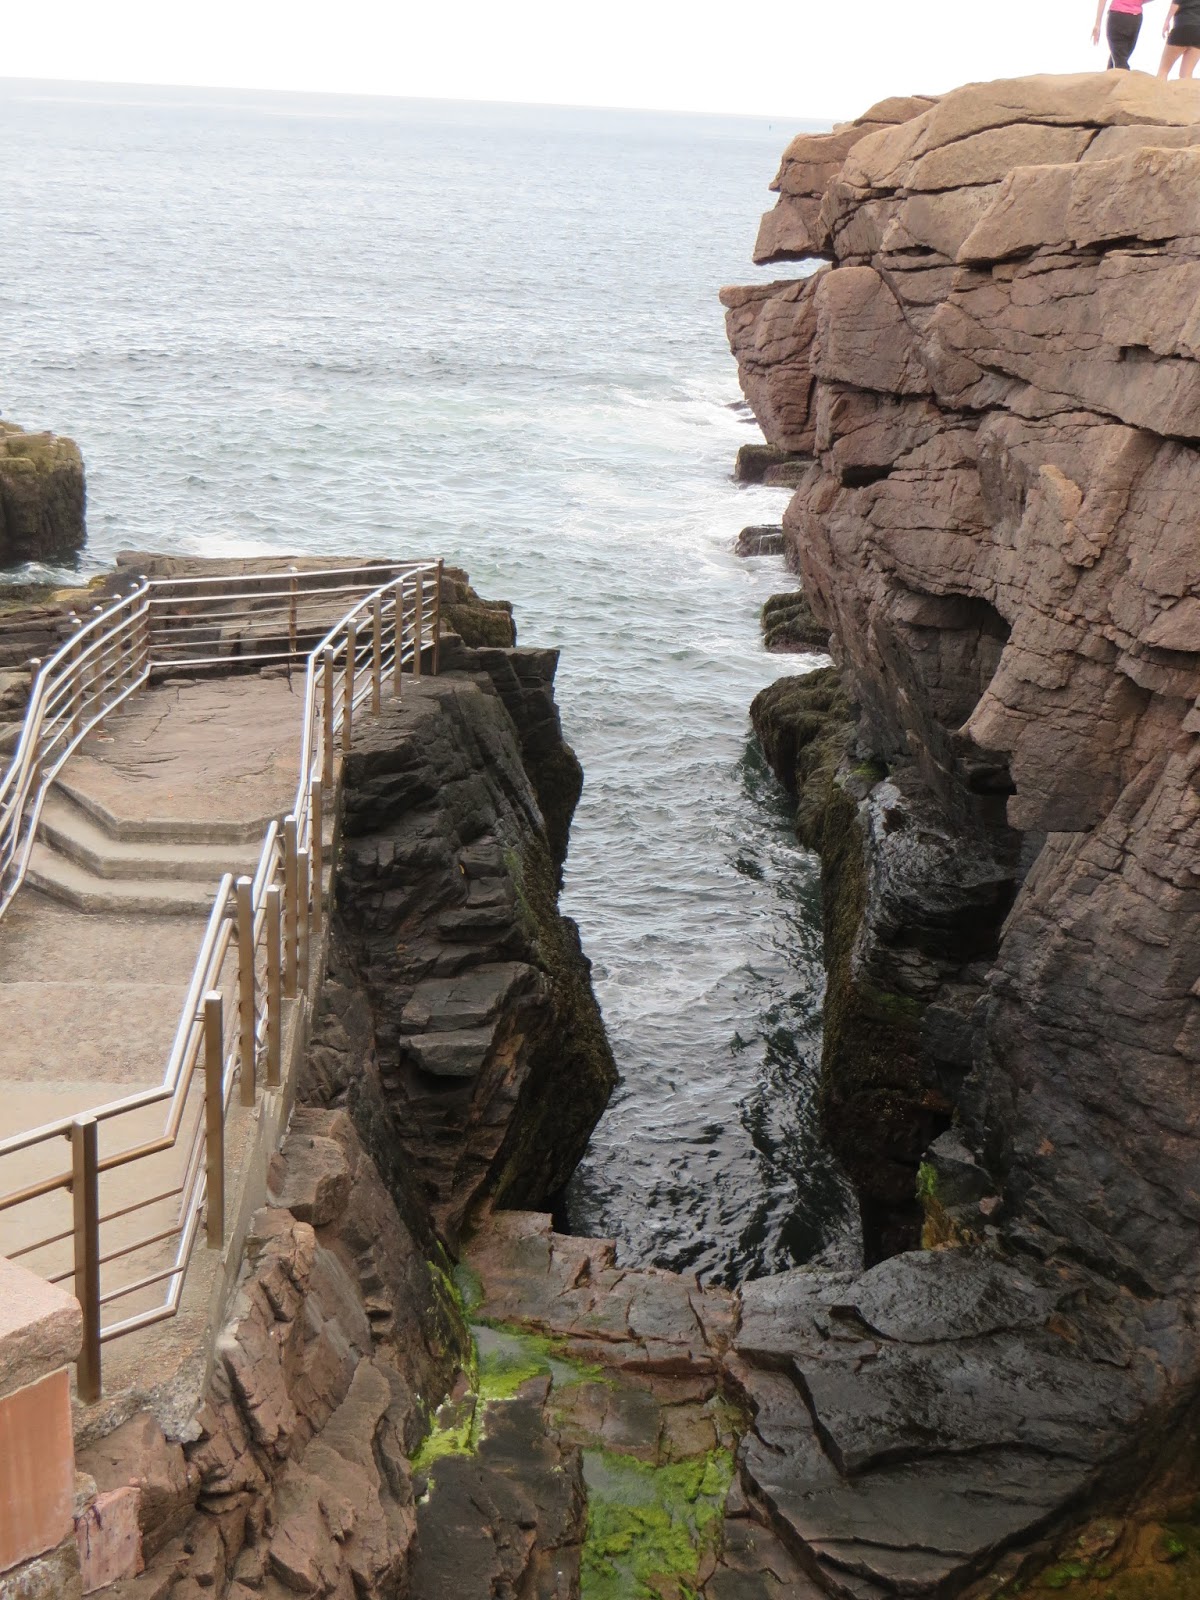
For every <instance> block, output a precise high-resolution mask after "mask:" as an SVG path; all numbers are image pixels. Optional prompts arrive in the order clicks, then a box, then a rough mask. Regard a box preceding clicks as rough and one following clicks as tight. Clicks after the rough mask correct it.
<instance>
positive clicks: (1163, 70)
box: [1158, 44, 1183, 78]
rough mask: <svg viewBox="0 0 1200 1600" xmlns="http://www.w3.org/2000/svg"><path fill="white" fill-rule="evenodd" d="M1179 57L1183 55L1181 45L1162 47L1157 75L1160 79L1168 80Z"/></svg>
mask: <svg viewBox="0 0 1200 1600" xmlns="http://www.w3.org/2000/svg"><path fill="white" fill-rule="evenodd" d="M1181 55H1183V46H1182V45H1178V44H1165V45H1163V53H1162V60H1161V61H1160V62H1159V64H1158V75H1159V77H1160V78H1169V77H1170V75H1171V68H1172V67H1173V66H1174V65H1175V63H1176V62H1177V61H1178V60H1179V58H1180V56H1181Z"/></svg>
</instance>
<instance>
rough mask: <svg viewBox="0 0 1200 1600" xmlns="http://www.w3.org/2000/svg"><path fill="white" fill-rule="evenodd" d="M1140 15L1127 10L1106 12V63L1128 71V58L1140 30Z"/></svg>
mask: <svg viewBox="0 0 1200 1600" xmlns="http://www.w3.org/2000/svg"><path fill="white" fill-rule="evenodd" d="M1141 27H1142V19H1141V16H1140V15H1139V16H1134V15H1133V13H1132V12H1129V11H1110V12H1109V13H1108V30H1107V31H1108V49H1109V56H1108V65H1109V67H1110V69H1111V68H1112V67H1120V68H1121V70H1122V71H1123V72H1128V71H1129V58H1130V56H1131V55H1132V54H1133V47H1134V45H1135V44H1136V43H1137V40H1138V34H1139V33H1140V32H1141Z"/></svg>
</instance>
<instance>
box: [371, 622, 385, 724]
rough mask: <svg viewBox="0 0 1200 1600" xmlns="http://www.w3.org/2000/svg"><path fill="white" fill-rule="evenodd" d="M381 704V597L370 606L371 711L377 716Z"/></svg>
mask: <svg viewBox="0 0 1200 1600" xmlns="http://www.w3.org/2000/svg"><path fill="white" fill-rule="evenodd" d="M382 704H383V596H382V595H381V594H377V595H376V596H375V600H374V602H373V604H372V606H371V710H372V712H373V713H374V714H375V716H378V715H379V708H380V707H381V706H382Z"/></svg>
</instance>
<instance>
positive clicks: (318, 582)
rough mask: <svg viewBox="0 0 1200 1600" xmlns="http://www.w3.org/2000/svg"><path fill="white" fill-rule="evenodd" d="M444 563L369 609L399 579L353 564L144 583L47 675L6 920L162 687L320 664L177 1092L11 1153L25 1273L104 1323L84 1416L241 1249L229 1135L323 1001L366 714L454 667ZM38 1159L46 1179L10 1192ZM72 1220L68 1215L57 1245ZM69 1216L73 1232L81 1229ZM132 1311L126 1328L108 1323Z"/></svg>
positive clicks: (202, 993) (120, 1103)
mask: <svg viewBox="0 0 1200 1600" xmlns="http://www.w3.org/2000/svg"><path fill="white" fill-rule="evenodd" d="M441 565H442V564H441V563H440V562H437V563H433V562H427V563H416V562H413V563H402V564H397V565H394V566H391V567H389V568H387V569H384V570H385V571H386V573H387V576H386V577H385V578H384V579H383V581H381V582H378V583H377V584H376V586H374V587H372V588H370V589H369V590H367V592H365V593H364V592H363V588H362V581H361V580H362V579H363V577H364V576H367V577H369V579H372V580H376V579H379V578H380V576H381V574H380V569H378V568H371V569H361V568H360V569H357V571H356V573H355V576H356V577H358V578H359V580H360V581H359V583H358V584H357V585H355V584H353V583H347V582H346V581H345V579H346V577H347V573H348V569H345V568H340V569H339V568H334V569H321V570H318V571H316V572H310V573H296V574H291V573H289V574H287V575H286V576H285V577H284V579H283V580H282V581H281V579H280V575H279V574H277V573H276V574H270V573H268V574H262V575H260V578H261V581H260V578H256V579H253V580H247V579H244V578H239V579H237V580H229V579H214V580H206V579H199V580H186V581H183V582H181V581H180V580H166V581H164V582H162V583H147V582H142V583H140V584H139V585H138V586H137V588H136V589H135V590H134V592H133V593H132V594H131V595H129V596H128V597H126V598H125V599H123V600H121V601H118V602H116V603H115V604H114V605H112V606H110V607H109V608H108V609H107V610H106V611H103V612H102V613H101V614H100V615H98V616H96V617H95V618H94V619H93V620H92V621H91V622H89V623H87V624H84V625H83V626H82V627H81V628H80V630H79V632H78V633H77V635H76V636H75V637H74V638H73V639H71V640H70V641H68V643H67V644H66V645H65V646H64V647H63V649H62V650H60V651H59V652H57V654H56V655H55V656H54V657H53V658H52V659H51V660H50V661H48V662H47V663H46V665H45V666H44V667H42V668H40V669H39V671H38V673H37V676H36V678H35V682H34V688H33V692H32V694H31V698H30V706H29V711H28V713H27V716H26V722H25V728H24V731H23V733H22V737H21V741H20V743H19V745H18V748H17V752H16V754H15V755H14V757H13V761H12V763H11V765H10V767H9V770H8V773H7V774H6V775H5V778H4V781H3V784H0V808H2V809H0V864H2V866H3V870H4V871H5V873H6V874H7V876H6V877H5V878H3V879H0V882H3V883H4V884H5V885H6V888H7V898H6V899H5V901H4V902H3V904H7V903H8V902H9V901H11V898H12V895H13V894H14V893H15V892H16V887H17V885H19V882H20V879H21V877H22V876H23V872H24V866H25V864H26V863H27V860H28V855H29V850H30V848H31V845H32V839H33V837H34V834H35V833H36V828H37V816H38V814H39V813H40V809H41V804H42V800H43V799H44V796H45V792H46V789H47V787H48V785H49V783H50V782H51V781H52V779H53V776H54V774H55V773H57V771H58V770H60V768H61V766H62V764H63V762H64V761H65V760H66V758H67V756H68V755H69V754H70V752H71V750H73V749H74V748H75V746H76V745H77V744H78V743H79V741H80V739H81V738H82V737H83V736H84V734H85V733H86V732H87V731H88V730H89V729H90V728H93V727H95V726H96V725H97V723H99V722H100V721H101V720H102V718H103V717H104V716H107V715H108V713H109V712H110V711H111V710H112V709H113V708H114V707H116V706H117V705H119V704H121V702H122V701H123V700H124V699H125V698H127V697H128V695H129V694H131V693H133V692H134V690H135V689H137V688H138V687H139V686H140V685H142V684H144V683H145V682H146V681H147V679H148V678H149V677H150V676H151V675H152V674H154V673H155V672H157V671H173V670H179V669H180V668H181V667H183V666H185V665H186V667H187V668H188V669H189V670H194V669H196V668H201V667H206V666H225V667H228V666H229V665H230V664H231V663H233V664H235V665H236V664H237V663H238V662H239V661H244V662H247V663H249V662H251V661H253V662H256V663H261V662H262V661H263V660H280V659H284V660H292V659H297V658H299V659H303V660H304V661H305V692H304V699H303V705H304V711H303V727H302V732H301V749H300V761H299V771H298V775H297V787H296V793H295V799H294V802H293V805H292V808H291V810H290V811H289V813H288V814H287V816H285V817H284V818H283V819H282V821H280V822H272V823H271V824H270V825H269V827H268V828H267V830H266V836H265V838H264V840H263V845H262V849H261V852H260V855H259V859H258V864H257V867H256V869H255V872H254V874H253V876H249V875H246V876H240V877H237V878H236V879H235V878H234V876H233V875H232V874H229V873H227V874H225V875H224V876H223V877H222V879H221V881H220V883H219V885H218V887H217V892H216V897H215V900H214V902H213V907H212V911H211V914H210V916H209V919H208V924H207V926H206V929H205V932H204V936H203V938H202V940H201V943H200V950H199V953H198V955H197V959H196V962H195V966H194V968H193V971H192V976H191V979H190V981H189V984H188V988H187V993H186V996H185V1000H184V1005H183V1010H182V1014H181V1017H180V1021H179V1025H178V1027H177V1029H176V1033H175V1038H174V1042H173V1044H172V1046H171V1049H170V1052H169V1054H168V1056H167V1060H166V1064H165V1068H164V1073H163V1078H162V1082H161V1084H160V1085H158V1086H156V1087H154V1088H148V1089H143V1090H139V1091H137V1092H136V1093H133V1094H130V1095H126V1096H124V1097H122V1098H120V1099H118V1100H113V1101H110V1102H109V1103H107V1104H105V1105H101V1106H97V1107H95V1108H94V1109H92V1110H90V1111H88V1112H87V1113H85V1114H82V1115H78V1116H72V1117H66V1118H60V1119H59V1120H57V1121H54V1122H50V1123H46V1124H44V1125H43V1126H41V1127H38V1128H33V1129H31V1130H29V1131H28V1132H25V1133H20V1134H16V1135H14V1136H12V1137H11V1138H8V1139H5V1140H2V1141H0V1220H11V1219H12V1218H14V1217H15V1216H17V1215H22V1216H24V1217H25V1219H26V1227H25V1228H24V1229H23V1230H22V1232H23V1234H28V1233H30V1232H31V1231H32V1237H22V1238H21V1239H20V1240H19V1242H18V1244H17V1245H16V1247H15V1248H7V1249H5V1250H4V1253H5V1254H7V1255H8V1256H9V1257H10V1259H17V1258H25V1259H26V1260H27V1263H28V1264H29V1265H30V1266H32V1267H33V1268H34V1270H42V1271H43V1272H44V1275H45V1276H47V1277H48V1278H49V1279H50V1281H52V1282H66V1281H68V1280H69V1281H70V1282H71V1283H72V1284H73V1287H74V1292H75V1294H76V1296H77V1298H78V1299H79V1302H80V1305H81V1306H82V1309H83V1318H84V1341H83V1349H82V1352H81V1355H80V1358H79V1363H78V1392H79V1395H80V1398H81V1399H83V1400H94V1399H96V1398H98V1396H99V1394H100V1390H101V1347H102V1346H103V1345H104V1344H105V1343H106V1342H108V1341H110V1340H112V1339H116V1338H119V1337H121V1336H122V1335H125V1334H129V1333H132V1332H134V1331H136V1330H137V1329H139V1328H144V1327H146V1326H148V1325H150V1324H152V1323H155V1322H159V1321H161V1320H163V1319H165V1318H167V1317H171V1316H173V1315H174V1314H175V1313H176V1312H177V1310H178V1308H179V1305H180V1300H181V1296H182V1293H183V1286H184V1281H185V1276H186V1273H187V1269H188V1265H189V1262H190V1261H191V1259H192V1255H193V1251H194V1248H195V1244H196V1239H197V1237H198V1235H199V1233H200V1231H201V1229H203V1232H204V1237H205V1243H206V1245H207V1247H208V1248H210V1249H218V1250H219V1249H220V1248H222V1246H223V1244H224V1241H225V1237H226V1217H225V1194H226V1175H227V1174H226V1145H227V1138H226V1133H227V1127H228V1124H229V1120H230V1117H231V1116H235V1117H236V1116H237V1114H238V1112H237V1110H236V1109H235V1089H236V1105H237V1107H244V1108H247V1110H248V1109H249V1108H251V1107H253V1106H254V1105H255V1104H256V1100H257V1096H258V1090H259V1084H260V1077H261V1082H262V1085H263V1086H264V1087H265V1088H266V1089H267V1090H274V1089H278V1088H280V1087H282V1086H283V1068H284V1063H283V1053H284V1052H283V1041H284V1032H285V1022H286V1018H287V1015H288V1007H289V1006H294V1005H295V1004H297V1003H298V1002H300V1001H301V1000H302V998H303V997H304V996H305V995H306V994H307V992H308V991H309V988H310V985H311V978H312V974H311V970H310V969H311V964H312V944H313V938H314V936H315V935H318V934H319V933H320V931H321V928H322V925H323V919H324V883H325V850H326V837H325V833H326V826H325V825H326V817H327V813H328V811H329V805H330V802H331V801H332V800H333V797H334V795H335V792H336V781H337V775H338V761H339V756H340V754H341V753H342V752H344V751H345V750H347V749H348V748H349V746H350V741H351V737H352V733H353V727H354V721H355V717H356V715H357V714H358V713H359V712H360V711H361V710H362V709H364V708H370V709H371V710H372V711H378V710H379V709H380V707H381V705H382V703H383V699H384V696H385V695H386V694H390V693H393V692H395V693H399V691H400V687H401V682H402V676H403V674H404V673H406V672H407V673H410V674H412V675H413V676H420V674H421V672H422V669H423V666H424V664H425V661H426V659H428V663H429V666H430V667H431V668H432V670H433V671H436V670H437V667H438V655H439V645H440V635H441V603H440V594H441ZM234 582H236V585H238V586H237V587H233V588H232V591H231V588H230V586H231V583H234ZM222 585H223V586H224V592H221V587H222ZM355 592H357V594H358V596H359V598H358V599H357V601H356V602H355V603H354V604H352V605H351V606H350V607H349V609H347V610H345V611H344V613H343V614H342V615H340V616H338V617H337V618H336V620H335V621H333V623H332V625H331V626H330V625H326V626H325V628H324V631H323V632H322V633H321V634H320V635H319V636H318V637H317V638H316V639H315V642H314V643H313V644H312V646H311V648H310V649H308V650H307V651H306V652H304V653H303V654H302V655H301V654H300V653H299V652H300V647H301V645H302V644H303V643H304V642H306V641H307V639H308V638H309V636H310V635H311V634H312V633H313V632H315V630H316V628H317V626H318V623H319V621H320V620H322V608H324V619H325V620H326V622H327V618H328V611H329V608H330V607H334V608H337V607H340V606H342V605H344V604H345V601H346V599H347V597H348V596H349V595H351V594H353V593H355ZM314 596H316V597H317V598H314ZM189 605H192V606H195V607H196V610H195V611H194V612H189V611H188V610H187V607H188V606H189ZM239 605H245V606H246V607H247V609H248V610H249V612H250V614H251V615H252V616H253V617H254V618H255V621H254V623H253V625H252V629H251V632H250V633H242V634H240V635H239V636H238V639H237V640H236V641H234V642H236V643H237V644H239V645H241V644H244V643H246V642H247V640H250V642H251V643H252V644H253V649H252V650H251V651H250V652H248V653H247V652H244V651H242V650H240V649H238V650H236V651H234V652H232V653H231V650H230V646H231V638H230V635H229V633H228V632H226V634H225V635H223V636H221V637H219V638H213V637H211V636H209V637H201V638H194V639H193V640H192V644H191V653H190V654H188V655H187V656H181V654H180V650H179V646H180V644H181V643H182V642H183V641H184V640H185V639H186V629H187V626H188V622H187V618H188V617H189V616H192V615H194V616H196V617H209V618H210V619H211V618H212V616H213V614H214V610H213V608H214V607H216V608H217V609H218V610H219V611H220V612H221V613H222V620H227V615H228V614H229V613H230V612H232V613H234V615H236V616H244V615H245V612H244V611H242V612H239V611H237V609H236V608H237V606H239ZM201 626H203V624H201ZM281 629H282V630H283V631H282V632H281V631H280V630H281ZM2 909H3V905H0V911H2ZM148 1122H149V1123H150V1127H149V1128H148V1126H147V1123H148ZM61 1141H65V1142H66V1143H67V1144H68V1145H69V1149H70V1157H69V1163H68V1162H67V1161H66V1160H65V1159H62V1158H59V1157H58V1156H56V1154H55V1152H56V1151H57V1150H61V1148H62V1145H61ZM18 1158H20V1161H21V1163H22V1165H23V1166H24V1167H25V1168H26V1169H28V1168H29V1166H30V1164H31V1163H32V1164H33V1165H34V1166H35V1167H37V1168H38V1170H37V1171H35V1172H34V1173H32V1175H31V1174H30V1173H29V1171H28V1170H26V1172H25V1176H24V1178H23V1179H22V1180H21V1181H18V1182H17V1183H16V1184H12V1185H11V1186H9V1187H5V1179H6V1174H8V1173H10V1172H11V1169H12V1167H13V1165H14V1162H16V1161H17V1159H18ZM118 1173H120V1174H122V1175H123V1181H124V1183H125V1185H126V1187H128V1185H129V1182H130V1180H131V1178H132V1179H133V1180H135V1185H134V1186H135V1187H136V1188H137V1190H138V1194H137V1197H136V1198H134V1199H132V1200H130V1199H128V1198H127V1197H126V1196H124V1195H119V1194H118V1195H113V1194H112V1193H111V1192H110V1191H111V1189H112V1188H113V1187H114V1186H115V1185H116V1183H117V1182H118V1181H119V1180H117V1179H116V1178H115V1177H114V1176H113V1175H115V1174H118ZM8 1181H9V1183H10V1184H11V1178H10V1179H9V1180H8ZM55 1204H58V1206H59V1208H60V1209H59V1213H58V1215H57V1219H56V1220H53V1219H52V1220H51V1221H50V1226H49V1231H48V1232H45V1231H42V1229H43V1228H44V1227H45V1226H46V1218H47V1217H49V1216H51V1208H52V1207H53V1206H54V1205H55ZM66 1204H69V1208H70V1211H69V1216H66V1215H63V1214H62V1207H63V1206H64V1205H66ZM135 1217H140V1220H139V1221H137V1222H133V1221H131V1219H133V1218H135ZM131 1232H132V1237H130V1234H131ZM56 1252H57V1253H58V1254H59V1255H60V1256H64V1257H65V1256H67V1255H68V1253H69V1260H67V1261H66V1263H65V1264H63V1265H59V1264H57V1263H56V1261H55V1259H54V1258H55V1253H56ZM135 1258H136V1260H137V1262H138V1264H137V1265H136V1266H131V1261H133V1260H134V1259H135ZM130 1272H132V1276H130V1275H129V1273H130ZM117 1306H123V1307H124V1310H123V1314H120V1315H110V1319H109V1320H108V1321H105V1317H106V1315H109V1313H110V1308H113V1307H117Z"/></svg>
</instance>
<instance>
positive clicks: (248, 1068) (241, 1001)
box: [234, 878, 258, 1106]
mask: <svg viewBox="0 0 1200 1600" xmlns="http://www.w3.org/2000/svg"><path fill="white" fill-rule="evenodd" d="M234 892H235V893H236V895H237V943H238V1031H239V1034H240V1038H241V1047H240V1051H239V1054H240V1057H241V1063H242V1072H241V1093H240V1097H239V1098H240V1099H241V1102H242V1104H243V1105H244V1106H252V1105H253V1104H254V1092H255V1089H256V1088H257V1085H256V1083H255V1077H256V1075H257V1074H256V1068H257V1055H258V1050H257V1043H256V1037H255V1036H256V1033H257V1026H258V982H257V974H256V973H255V970H254V879H253V878H239V879H238V880H237V883H236V884H235V885H234Z"/></svg>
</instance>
